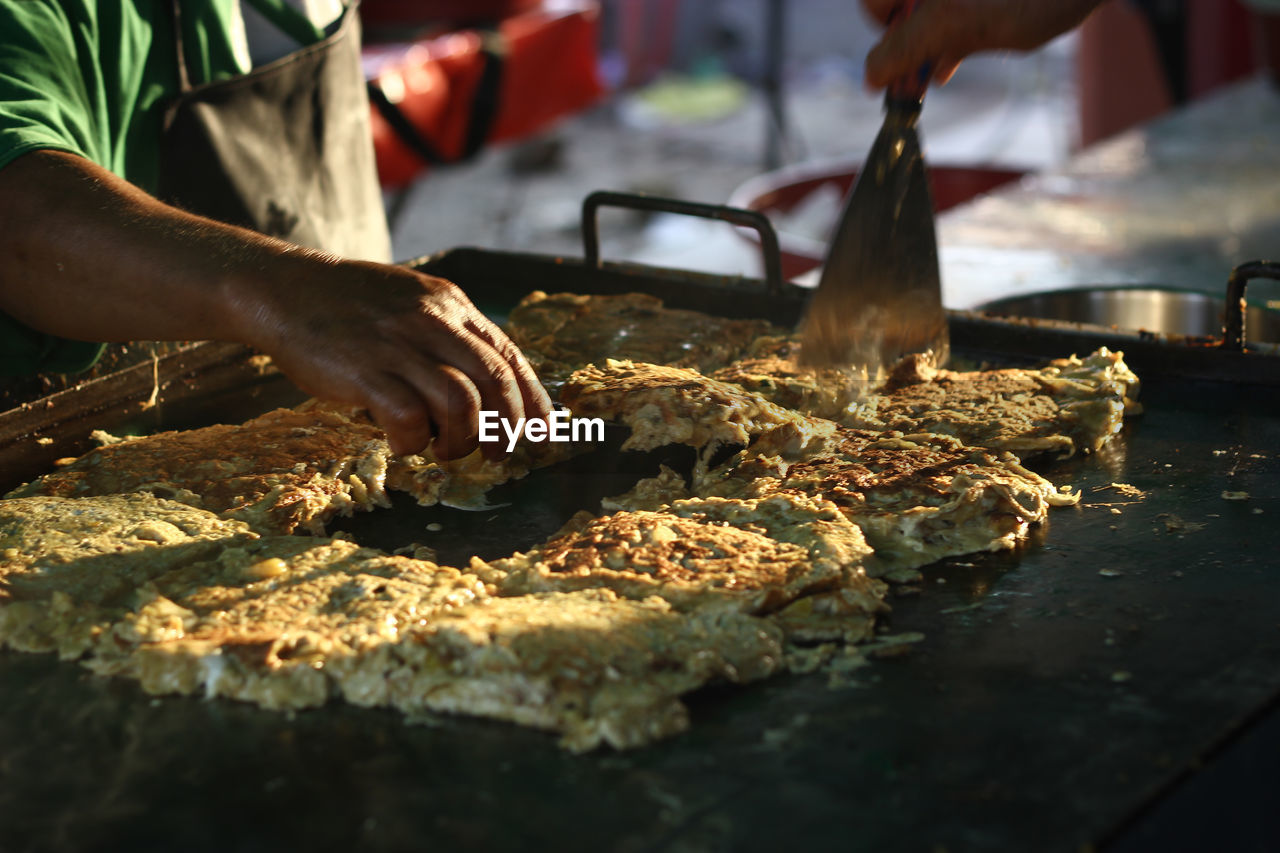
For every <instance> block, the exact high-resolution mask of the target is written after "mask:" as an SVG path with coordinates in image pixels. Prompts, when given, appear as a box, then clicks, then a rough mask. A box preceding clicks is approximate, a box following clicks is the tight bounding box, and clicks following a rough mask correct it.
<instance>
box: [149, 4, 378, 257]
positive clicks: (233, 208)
mask: <svg viewBox="0 0 1280 853" xmlns="http://www.w3.org/2000/svg"><path fill="white" fill-rule="evenodd" d="M357 5H358V3H355V2H353V3H351V4H350V5H349V6H348V7H347V9H346V11H345V12H344V13H343V17H342V19H341V21H340V22H339V25H338V27H337V29H336V30H335V31H334V32H333V34H332V35H330V36H328V37H327V38H325V39H324V40H323V41H320V42H317V43H316V44H313V45H309V46H307V47H304V48H302V49H301V50H299V51H297V52H295V53H292V54H290V55H288V56H286V57H284V58H283V59H279V60H277V61H275V62H271V63H269V64H267V65H263V66H260V67H258V68H255V69H253V70H252V71H251V72H249V73H248V74H244V75H241V76H238V77H233V78H230V79H226V80H221V81H218V82H214V83H208V84H204V85H200V86H193V85H192V84H191V81H190V77H189V75H188V72H187V65H186V61H185V52H184V50H183V45H182V21H181V18H180V15H181V2H180V0H174V3H173V10H174V18H175V20H174V33H175V43H176V46H177V51H178V73H179V81H180V84H181V94H180V95H179V96H178V97H177V98H176V99H175V100H174V102H173V103H172V104H170V105H169V107H168V109H167V110H166V114H165V122H164V140H163V144H162V148H161V151H162V154H161V164H160V192H159V195H160V197H161V198H162V199H164V200H165V201H167V202H169V203H171V204H174V205H177V206H178V207H181V208H183V209H185V210H189V211H192V212H193V213H199V214H201V215H204V216H208V217H210V218H212V219H218V220H221V221H223V222H230V223H232V224H235V225H243V226H246V227H249V228H253V229H255V230H257V231H261V232H262V233H264V234H270V235H271V236H273V237H279V238H281V239H284V240H288V241H289V242H291V243H297V244H299V245H302V246H309V247H311V248H316V249H324V250H325V251H329V252H333V253H334V254H337V255H341V256H344V257H350V258H359V259H362V260H373V261H383V262H386V261H389V260H390V259H391V240H390V237H389V235H388V232H387V223H386V216H385V214H384V212H383V206H382V193H381V191H380V189H379V186H378V178H377V172H376V169H375V166H374V159H373V137H372V134H371V132H370V130H369V100H368V94H367V91H366V87H365V81H364V75H363V74H362V72H361V70H360V23H359V18H358V17H357V15H356V7H357Z"/></svg>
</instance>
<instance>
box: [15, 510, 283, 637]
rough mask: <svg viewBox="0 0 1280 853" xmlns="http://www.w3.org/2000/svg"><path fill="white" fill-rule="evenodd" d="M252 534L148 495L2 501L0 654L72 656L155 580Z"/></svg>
mask: <svg viewBox="0 0 1280 853" xmlns="http://www.w3.org/2000/svg"><path fill="white" fill-rule="evenodd" d="M257 538H258V537H257V536H256V535H255V534H253V533H252V532H250V531H249V528H248V526H247V525H245V524H244V523H243V522H240V521H232V520H229V519H224V518H220V517H218V516H217V515H214V514H213V513H211V512H207V511H205V510H201V509H198V508H195V507H191V506H187V505H186V504H181V503H177V502H175V501H168V500H163V499H160V498H157V497H155V496H153V495H148V494H131V495H105V496H98V497H86V498H74V499H73V498H62V497H32V498H20V499H11V500H2V501H0V647H2V646H4V645H6V644H8V645H9V646H11V647H13V648H15V649H18V650H20V651H57V652H58V654H59V655H60V656H61V657H63V658H76V657H79V656H80V655H81V654H83V653H84V651H85V650H86V649H87V648H88V647H89V644H90V643H91V641H92V639H93V637H94V636H96V633H97V632H98V631H99V630H100V629H101V628H102V626H103V625H104V624H106V623H108V622H109V621H110V620H111V619H112V618H113V617H118V616H120V615H122V614H124V613H125V612H127V611H128V609H129V608H130V606H131V605H132V603H133V596H134V595H136V594H137V592H138V590H139V589H141V588H143V587H145V586H146V585H147V584H148V583H150V582H151V581H153V580H154V579H155V578H156V577H159V576H160V575H162V574H165V573H167V572H170V571H173V570H175V569H177V568H180V567H182V566H184V565H187V564H189V563H193V562H198V561H200V560H204V559H208V558H209V557H210V556H212V555H216V554H217V553H218V552H219V551H220V550H221V549H222V548H223V547H225V546H226V544H228V543H236V544H243V543H248V542H250V541H253V540H255V539H257Z"/></svg>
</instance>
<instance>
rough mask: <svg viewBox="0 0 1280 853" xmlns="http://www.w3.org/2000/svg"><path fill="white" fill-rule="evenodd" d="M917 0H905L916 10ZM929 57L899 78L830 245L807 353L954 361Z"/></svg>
mask: <svg viewBox="0 0 1280 853" xmlns="http://www.w3.org/2000/svg"><path fill="white" fill-rule="evenodd" d="M915 5H916V0H906V2H903V3H901V4H900V9H901V15H900V17H899V20H904V19H905V16H906V15H909V14H910V13H911V10H912V9H913V7H914V6H915ZM928 78H929V68H928V66H924V67H921V68H920V69H919V71H918V73H917V74H915V75H912V77H911V78H909V79H902V80H899V81H896V82H895V83H894V84H893V85H891V86H890V87H889V90H888V92H887V93H886V95H885V119H884V124H883V125H882V126H881V128H880V133H879V135H878V136H877V137H876V140H875V143H874V144H873V145H872V147H871V153H870V154H869V155H868V157H867V160H866V163H865V164H864V165H863V167H862V170H861V172H860V173H859V174H858V178H857V181H856V182H855V183H854V186H853V190H852V191H851V192H850V194H849V199H848V201H847V203H846V205H845V209H844V213H843V214H842V215H841V218H840V222H839V224H838V225H837V227H836V231H835V234H834V236H833V237H832V240H831V244H830V246H829V247H828V250H827V258H826V263H825V264H824V266H823V270H822V277H821V279H820V281H819V284H818V290H817V293H816V294H815V295H814V297H813V300H812V302H811V303H810V305H809V309H808V311H807V314H806V317H805V320H804V322H803V323H802V326H801V328H802V334H803V340H802V344H801V356H800V357H801V360H802V362H803V363H804V364H806V365H809V366H813V367H838V368H842V369H845V368H847V369H850V370H851V371H852V373H853V374H854V376H856V377H863V378H869V379H876V378H877V377H879V376H881V375H882V374H883V373H884V371H885V370H886V369H887V368H889V367H891V366H892V365H893V364H895V363H896V362H897V361H898V360H900V359H901V358H902V357H903V356H906V355H911V354H914V353H923V354H925V356H926V358H927V359H928V360H929V361H930V362H931V363H932V364H933V365H934V366H941V365H942V364H944V363H945V362H946V360H947V354H948V349H949V344H948V337H947V318H946V313H945V312H944V311H943V308H942V285H941V280H940V278H939V274H938V246H937V239H936V237H935V234H934V226H933V199H932V197H931V196H930V193H929V183H928V179H927V177H926V174H925V166H924V159H923V157H922V155H921V153H920V139H919V136H918V135H917V133H916V122H917V120H918V119H919V117H920V109H921V106H922V104H923V100H924V90H925V86H926V84H927V82H928Z"/></svg>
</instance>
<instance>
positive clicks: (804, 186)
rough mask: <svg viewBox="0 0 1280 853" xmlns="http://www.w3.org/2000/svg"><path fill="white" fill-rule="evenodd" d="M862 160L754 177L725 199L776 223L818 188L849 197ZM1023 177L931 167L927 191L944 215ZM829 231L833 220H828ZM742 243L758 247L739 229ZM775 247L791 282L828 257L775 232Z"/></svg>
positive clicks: (823, 247)
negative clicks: (928, 190) (780, 255)
mask: <svg viewBox="0 0 1280 853" xmlns="http://www.w3.org/2000/svg"><path fill="white" fill-rule="evenodd" d="M861 166H862V161H861V160H856V161H855V160H830V161H826V162H822V163H807V164H801V165H799V166H791V167H788V168H786V169H779V170H778V171H776V172H766V173H765V174H763V175H757V176H756V177H754V178H752V179H751V180H749V181H747V182H746V183H744V184H743V185H742V186H740V187H738V188H737V189H736V190H734V192H733V195H732V196H730V198H729V205H730V206H732V207H744V208H747V209H748V210H758V211H760V212H762V213H764V214H765V215H767V216H769V218H771V219H773V220H774V222H775V224H776V223H777V221H778V219H779V218H781V217H785V216H786V214H788V213H790V212H791V211H793V210H794V209H795V208H796V207H797V206H798V205H800V204H801V203H802V202H804V201H805V200H806V199H808V198H809V196H810V195H811V194H812V193H814V192H816V191H817V190H819V189H820V188H822V187H824V186H826V185H831V186H833V187H834V188H835V189H837V190H839V193H840V196H841V198H843V197H844V196H845V195H847V194H848V192H849V188H850V187H852V186H853V182H854V180H855V179H856V178H857V177H858V169H859V168H860V167H861ZM1024 174H1026V173H1025V172H1020V171H1013V170H1010V169H998V168H994V167H986V166H933V167H931V168H930V169H929V187H930V189H931V190H932V191H933V208H934V211H935V212H940V211H943V210H947V209H948V208H951V207H955V206H956V205H958V204H962V203H963V202H966V201H969V200H970V199H972V198H975V197H977V196H980V195H982V194H983V193H987V192H990V191H991V190H993V189H995V188H996V187H999V186H1001V185H1003V184H1007V183H1009V182H1011V181H1016V180H1018V179H1019V178H1021V177H1022V176H1023V175H1024ZM831 224H832V227H834V226H835V221H834V220H833V221H832V223H831ZM738 233H739V234H741V235H742V236H743V237H744V238H745V239H747V240H750V241H751V242H753V243H756V244H758V243H759V238H758V237H757V236H756V234H755V232H754V231H750V230H747V229H742V228H740V229H738ZM778 245H779V247H780V249H781V250H782V276H783V278H785V279H788V280H789V279H793V278H795V277H797V276H799V275H802V274H804V273H806V272H809V271H810V270H812V269H814V268H816V267H817V266H819V265H820V264H821V263H822V260H823V258H824V257H825V255H826V252H827V244H826V242H825V241H823V240H817V239H814V238H812V237H806V236H804V235H801V234H793V233H788V232H787V231H785V230H783V229H782V228H779V229H778Z"/></svg>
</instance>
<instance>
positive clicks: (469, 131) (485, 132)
mask: <svg viewBox="0 0 1280 853" xmlns="http://www.w3.org/2000/svg"><path fill="white" fill-rule="evenodd" d="M479 33H480V38H481V42H480V45H481V47H480V53H481V55H482V56H483V57H484V68H483V69H482V70H481V72H480V80H479V82H478V83H477V85H476V91H475V94H474V95H472V98H471V113H470V117H469V119H468V122H467V128H466V135H465V136H464V138H463V143H462V151H460V152H459V153H458V156H457V157H454V158H452V159H451V158H448V157H445V156H444V155H443V154H441V153H440V150H439V149H438V148H437V147H436V146H435V145H434V144H433V143H432V142H431V140H430V139H428V138H427V136H426V134H424V133H423V132H422V131H420V130H419V129H418V128H417V127H416V126H415V125H414V124H413V122H411V121H410V120H409V118H408V116H406V115H405V114H404V112H403V111H401V109H400V108H399V107H398V106H396V105H395V104H393V103H392V102H391V100H390V99H389V98H388V97H387V95H386V93H385V92H383V91H382V87H381V86H379V85H378V83H377V81H376V80H370V81H369V84H368V89H369V102H370V103H371V104H373V106H374V109H376V110H377V111H378V113H379V115H381V116H382V118H383V119H385V120H386V122H387V124H388V125H390V126H391V129H392V130H393V131H395V133H396V136H398V137H399V138H400V141H401V142H403V143H404V144H405V145H407V146H408V147H409V148H411V149H413V152H414V153H415V154H417V155H418V156H419V157H421V158H422V160H423V161H424V162H425V163H426V164H427V165H430V166H440V165H444V164H446V163H465V162H467V161H468V160H471V159H472V158H473V157H475V156H476V155H477V154H479V153H480V151H481V149H483V148H484V145H485V143H486V142H487V141H488V139H489V132H490V131H491V130H492V129H493V123H494V121H495V120H496V119H497V117H498V107H499V106H500V103H499V102H500V100H501V94H502V77H503V69H504V68H505V66H506V61H507V42H506V39H504V38H503V37H502V34H501V33H500V32H499V31H498V30H496V29H481V30H479Z"/></svg>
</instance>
